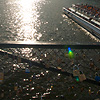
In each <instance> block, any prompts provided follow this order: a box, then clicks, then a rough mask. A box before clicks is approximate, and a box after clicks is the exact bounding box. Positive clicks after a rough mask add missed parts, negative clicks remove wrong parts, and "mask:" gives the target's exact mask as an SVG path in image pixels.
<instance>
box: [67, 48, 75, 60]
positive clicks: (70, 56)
mask: <svg viewBox="0 0 100 100" xmlns="http://www.w3.org/2000/svg"><path fill="white" fill-rule="evenodd" d="M68 57H69V58H71V59H72V58H74V54H73V52H72V50H71V48H68Z"/></svg>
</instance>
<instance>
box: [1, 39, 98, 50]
mask: <svg viewBox="0 0 100 100" xmlns="http://www.w3.org/2000/svg"><path fill="white" fill-rule="evenodd" d="M68 47H70V48H72V49H100V43H87V44H83V43H74V44H73V43H72V44H71V43H70V44H68V43H43V42H34V41H6V42H1V43H0V48H44V49H66V48H68Z"/></svg>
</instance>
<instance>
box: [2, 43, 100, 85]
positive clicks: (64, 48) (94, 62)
mask: <svg viewBox="0 0 100 100" xmlns="http://www.w3.org/2000/svg"><path fill="white" fill-rule="evenodd" d="M0 48H1V49H0V65H1V67H0V68H1V72H3V73H4V77H5V78H4V80H3V81H4V83H5V82H6V84H8V83H9V81H10V83H11V79H13V78H15V77H16V76H18V74H19V75H20V76H19V77H21V76H22V74H23V73H24V72H26V71H29V72H30V73H31V74H33V73H37V72H38V73H39V72H40V71H43V73H44V71H46V73H48V71H50V72H52V74H50V76H48V77H46V79H47V80H48V79H49V78H50V77H52V76H53V78H52V80H55V79H56V78H54V77H55V76H56V74H55V73H57V74H58V77H59V76H60V75H64V76H65V77H67V78H66V81H70V80H71V81H75V80H74V77H73V66H75V65H77V66H78V67H79V70H80V71H82V72H83V73H84V74H85V76H86V78H87V79H86V80H85V81H84V82H85V83H84V84H85V85H86V84H88V85H90V86H91V84H92V86H94V85H97V86H98V85H99V82H96V81H95V73H98V75H99V73H100V45H99V43H93V44H79V43H78V44H76V45H74V44H71V45H70V44H69V45H66V44H62V43H39V42H38V43H32V42H4V43H0ZM69 51H71V54H70V52H69ZM27 69H28V70H27ZM34 71H36V72H34ZM21 73H22V74H21ZM26 73H27V72H26ZM43 73H42V75H44V74H43ZM23 75H24V74H23ZM13 76H14V77H13ZM64 76H63V77H64ZM23 77H26V76H23ZM68 77H71V78H72V79H71V78H68ZM29 79H30V78H29ZM57 79H58V78H57ZM1 80H2V79H1ZM52 80H51V81H52ZM14 81H15V82H16V81H17V82H18V80H17V79H16V80H14ZM20 81H21V79H20ZM51 81H50V82H51ZM63 81H65V79H64V80H62V82H63ZM7 82H8V83H7ZM15 82H12V83H13V84H15ZM60 82H61V81H60ZM20 84H22V83H20ZM62 84H63V83H62ZM71 84H72V82H71ZM74 84H76V83H74Z"/></svg>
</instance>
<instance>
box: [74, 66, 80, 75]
mask: <svg viewBox="0 0 100 100" xmlns="http://www.w3.org/2000/svg"><path fill="white" fill-rule="evenodd" d="M75 68H76V69H75ZM79 75H80V71H79V67H78V66H76V65H75V66H74V67H73V76H79Z"/></svg>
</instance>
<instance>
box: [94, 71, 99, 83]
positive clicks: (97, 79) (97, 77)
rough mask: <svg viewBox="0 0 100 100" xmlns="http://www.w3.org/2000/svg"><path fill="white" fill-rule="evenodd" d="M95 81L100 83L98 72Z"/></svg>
mask: <svg viewBox="0 0 100 100" xmlns="http://www.w3.org/2000/svg"><path fill="white" fill-rule="evenodd" d="M95 80H96V81H97V82H99V81H100V76H99V75H98V73H97V72H96V73H95Z"/></svg>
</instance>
